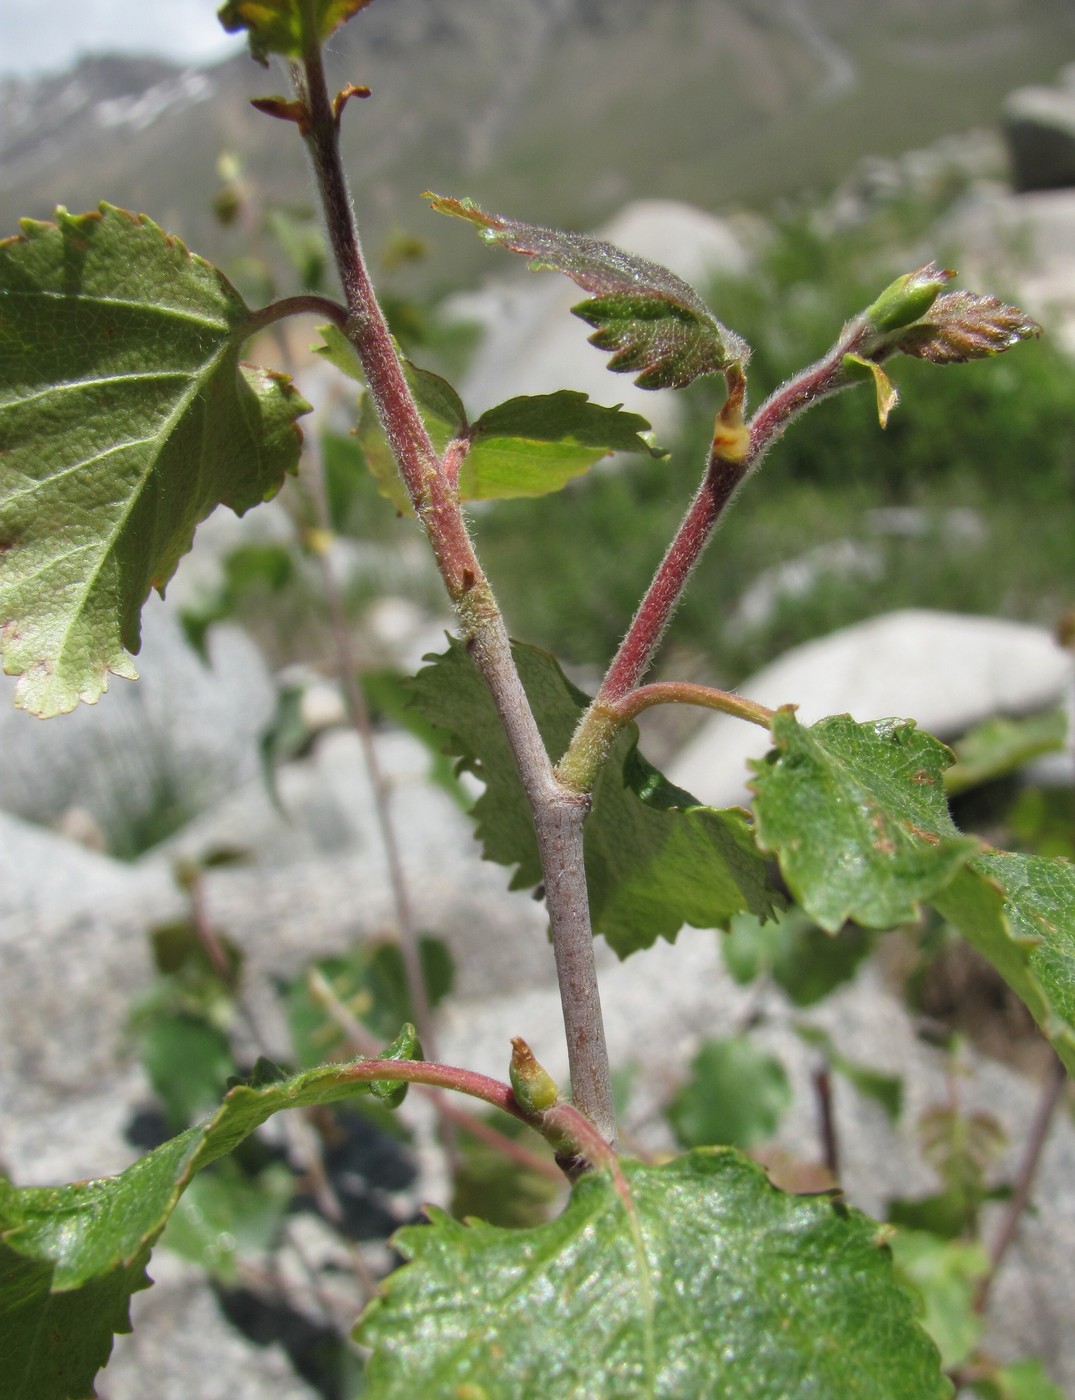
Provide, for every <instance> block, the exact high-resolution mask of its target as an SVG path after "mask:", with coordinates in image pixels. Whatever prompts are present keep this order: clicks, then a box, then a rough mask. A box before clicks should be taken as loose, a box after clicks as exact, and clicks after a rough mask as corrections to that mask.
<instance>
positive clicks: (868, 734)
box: [751, 710, 979, 933]
mask: <svg viewBox="0 0 1075 1400" xmlns="http://www.w3.org/2000/svg"><path fill="white" fill-rule="evenodd" d="M772 731H773V738H774V740H775V742H776V748H775V749H774V750H773V751H771V752H770V753H769V755H768V756H767V757H766V758H765V759H763V760H762V761H761V762H760V763H756V764H755V765H754V770H755V776H754V779H753V781H752V784H751V786H752V788H753V790H754V792H755V793H756V794H757V797H756V801H755V803H754V810H755V814H756V817H757V823H758V845H759V846H760V848H761V849H762V850H763V851H772V852H773V853H774V854H775V855H777V857H778V858H779V860H780V868H781V870H782V872H783V874H784V878H785V879H786V880H787V882H788V885H789V886H790V888H791V890H792V892H793V893H794V895H795V897H796V899H797V900H798V902H799V903H800V904H801V905H802V906H803V908H804V909H805V910H806V912H807V913H808V914H809V915H810V917H811V918H813V919H815V920H816V921H817V922H818V923H819V924H820V925H821V927H822V928H825V929H828V930H829V931H830V932H832V933H835V932H836V931H837V930H838V929H839V928H840V927H841V926H842V925H843V923H844V922H845V920H847V919H854V920H855V921H856V922H857V923H860V924H864V925H866V927H868V928H891V927H892V926H893V925H895V924H900V923H906V922H908V921H909V920H911V919H914V918H916V917H917V915H918V911H919V906H920V904H921V902H922V901H923V900H925V899H929V898H930V897H931V896H932V895H934V894H935V893H936V892H937V891H938V890H939V889H942V888H943V887H944V886H945V885H946V884H947V883H948V882H949V881H950V880H951V879H952V877H953V875H954V874H955V873H956V871H957V870H959V868H960V867H961V866H963V865H965V864H966V862H967V860H968V859H969V858H970V857H971V856H972V855H973V854H974V852H975V851H976V850H977V849H978V848H979V842H978V841H977V840H976V839H975V838H974V837H972V836H962V835H960V833H959V832H958V831H957V830H956V828H955V826H954V824H953V822H952V819H951V817H950V815H949V813H948V806H947V803H946V801H945V796H944V785H943V779H942V774H943V770H944V769H945V768H946V767H947V766H948V764H949V763H950V761H951V754H950V751H949V750H948V749H947V748H946V747H945V746H944V745H943V744H942V743H940V742H939V741H938V740H937V739H934V738H932V737H931V736H930V735H928V734H924V733H922V732H921V731H920V730H918V729H916V728H915V726H914V723H913V721H909V720H897V719H885V720H875V721H874V722H872V723H870V724H857V723H856V722H855V721H854V720H852V719H851V718H850V716H848V715H833V716H830V717H829V718H828V719H823V720H821V721H820V723H818V724H815V725H812V726H811V727H810V728H809V729H804V728H803V727H802V726H801V725H800V724H799V723H798V721H797V720H796V718H795V716H794V715H793V714H792V713H791V712H790V711H789V710H779V711H777V713H776V715H775V716H774V717H773V724H772Z"/></svg>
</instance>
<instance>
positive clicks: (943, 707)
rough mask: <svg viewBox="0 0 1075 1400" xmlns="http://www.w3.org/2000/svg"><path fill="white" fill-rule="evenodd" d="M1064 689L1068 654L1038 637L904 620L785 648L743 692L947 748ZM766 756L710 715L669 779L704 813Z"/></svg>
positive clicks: (1024, 628) (950, 618)
mask: <svg viewBox="0 0 1075 1400" xmlns="http://www.w3.org/2000/svg"><path fill="white" fill-rule="evenodd" d="M1073 683H1075V668H1073V660H1072V656H1071V654H1070V652H1067V651H1065V650H1064V649H1063V647H1061V646H1060V645H1059V644H1058V643H1057V642H1056V641H1055V640H1054V639H1053V637H1052V635H1051V634H1050V633H1049V632H1047V631H1046V630H1045V629H1044V628H1039V627H1031V626H1028V625H1026V624H1023V623H1017V622H1005V621H1002V620H1000V619H998V618H987V617H963V616H959V615H957V614H953V613H942V612H926V611H921V610H915V609H908V610H907V611H904V612H896V613H888V614H885V615H884V616H882V617H877V618H872V619H870V620H869V621H868V622H860V623H857V624H856V625H855V626H853V627H846V628H844V629H843V630H841V631H839V632H834V633H833V634H832V635H831V636H828V637H821V638H819V639H818V640H816V641H813V642H807V643H805V644H804V645H803V646H799V647H795V648H793V649H792V650H791V651H789V652H786V653H785V654H784V655H783V656H781V657H779V658H777V660H776V661H773V662H772V663H771V664H770V665H768V666H766V667H765V668H764V669H763V670H761V671H759V672H758V674H757V675H756V676H752V677H751V678H750V679H749V680H746V681H744V682H743V684H742V687H741V689H742V693H743V694H744V695H747V696H749V697H750V699H752V700H760V701H761V703H762V704H764V705H769V706H772V707H776V706H778V705H783V704H788V703H794V704H796V705H798V707H799V710H798V714H799V718H800V719H801V720H802V721H803V722H804V723H807V724H812V723H813V722H814V721H815V720H818V719H821V718H823V717H824V716H825V715H828V714H845V713H849V714H851V715H852V716H853V717H854V718H855V719H858V720H870V719H880V718H882V717H884V716H888V715H898V716H901V717H905V718H908V719H915V720H917V721H918V723H919V724H920V725H921V727H922V728H923V729H926V730H928V731H929V732H930V733H932V734H937V735H938V736H939V737H940V738H942V739H945V738H955V737H956V736H958V735H959V734H962V733H963V732H964V731H965V730H967V729H969V728H970V727H971V726H972V725H974V724H977V723H979V722H980V721H981V720H984V719H987V718H988V717H989V716H990V715H994V714H1010V715H1020V714H1029V713H1032V712H1033V711H1035V710H1043V709H1047V708H1048V707H1049V706H1051V705H1057V704H1060V703H1062V702H1063V701H1064V700H1065V699H1066V697H1067V696H1068V695H1069V694H1070V691H1071V687H1072V685H1073ZM769 747H770V742H769V736H768V733H767V732H766V731H765V730H763V729H760V728H758V727H757V726H755V725H749V724H744V723H743V722H742V721H741V720H736V719H733V718H731V717H730V716H727V715H715V716H714V717H713V718H712V719H708V720H706V722H705V724H704V725H703V726H702V728H701V730H700V731H699V732H698V734H697V735H696V736H695V737H694V738H693V739H692V740H691V741H690V742H689V743H688V744H687V745H686V746H685V747H684V748H683V750H682V751H681V752H680V754H679V756H678V758H677V759H676V760H675V761H674V762H673V763H671V764H669V765H666V772H667V776H668V777H669V778H670V779H671V780H672V782H674V783H678V784H679V785H680V786H682V787H684V788H686V789H687V790H688V791H689V792H691V793H693V794H694V796H695V797H697V798H699V800H700V801H702V802H707V803H710V804H711V805H713V806H717V807H724V806H729V805H731V804H734V803H739V802H745V801H747V799H748V796H749V794H748V792H747V787H746V784H747V781H748V779H749V772H748V769H747V766H746V765H747V762H748V760H750V759H758V758H761V757H762V756H763V754H765V752H766V751H767V749H768V748H769Z"/></svg>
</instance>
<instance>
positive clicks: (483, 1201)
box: [452, 1113, 562, 1230]
mask: <svg viewBox="0 0 1075 1400" xmlns="http://www.w3.org/2000/svg"><path fill="white" fill-rule="evenodd" d="M481 1121H483V1122H486V1123H487V1124H488V1125H489V1126H490V1127H491V1128H495V1130H496V1131H497V1133H499V1134H501V1135H502V1136H506V1137H509V1138H511V1139H513V1140H517V1139H518V1138H520V1137H521V1136H523V1135H524V1134H525V1136H526V1148H527V1151H528V1152H531V1153H534V1154H535V1155H547V1158H548V1160H549V1161H550V1162H552V1161H553V1154H552V1150H551V1149H550V1148H548V1146H547V1144H546V1143H545V1142H544V1141H543V1140H542V1139H540V1138H537V1137H535V1135H534V1134H533V1133H532V1132H530V1131H529V1130H528V1129H527V1128H526V1127H524V1125H523V1124H522V1123H519V1122H518V1121H517V1120H516V1119H514V1118H507V1117H505V1115H504V1114H502V1113H498V1114H497V1115H496V1116H495V1117H492V1116H490V1115H488V1114H483V1115H482V1117H481ZM456 1150H457V1154H458V1164H457V1166H456V1170H455V1175H454V1177H453V1179H452V1214H453V1215H454V1216H455V1217H456V1219H457V1220H465V1219H466V1218H467V1216H471V1215H476V1216H479V1217H480V1218H481V1219H482V1220H486V1221H488V1222H489V1223H490V1224H493V1225H503V1226H504V1227H505V1228H506V1229H511V1230H517V1229H520V1228H521V1227H523V1226H533V1225H540V1224H541V1223H542V1222H543V1221H545V1220H547V1219H548V1217H549V1209H550V1207H551V1205H552V1203H553V1202H554V1201H555V1200H556V1198H557V1197H558V1196H559V1195H560V1194H561V1189H562V1188H561V1186H560V1185H558V1184H557V1183H556V1181H554V1180H553V1179H552V1178H551V1177H550V1176H546V1175H545V1174H544V1173H542V1172H539V1171H537V1170H535V1169H534V1168H532V1167H529V1166H527V1165H525V1164H520V1163H519V1162H517V1161H515V1160H514V1159H513V1158H511V1157H509V1156H507V1155H506V1153H505V1152H504V1151H503V1150H502V1149H501V1148H500V1147H499V1146H497V1145H496V1143H491V1142H486V1141H485V1140H484V1138H479V1137H473V1136H472V1135H471V1134H470V1133H468V1132H460V1133H459V1135H458V1137H457V1139H456Z"/></svg>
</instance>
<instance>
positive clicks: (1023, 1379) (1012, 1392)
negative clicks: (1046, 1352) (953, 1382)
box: [972, 1357, 1067, 1400]
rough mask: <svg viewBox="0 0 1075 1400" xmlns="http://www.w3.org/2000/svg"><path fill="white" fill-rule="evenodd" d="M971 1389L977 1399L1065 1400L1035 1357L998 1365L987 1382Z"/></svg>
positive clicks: (977, 1382) (982, 1382) (981, 1382)
mask: <svg viewBox="0 0 1075 1400" xmlns="http://www.w3.org/2000/svg"><path fill="white" fill-rule="evenodd" d="M972 1390H973V1392H974V1394H975V1395H978V1396H980V1397H981V1400H1067V1397H1066V1396H1065V1395H1064V1392H1063V1391H1062V1390H1061V1389H1060V1387H1059V1386H1056V1385H1054V1384H1053V1383H1052V1381H1051V1380H1050V1379H1049V1377H1048V1376H1047V1375H1046V1374H1045V1367H1044V1366H1043V1365H1042V1364H1041V1362H1040V1361H1038V1360H1037V1358H1035V1357H1028V1358H1026V1359H1025V1360H1023V1361H1016V1362H1013V1363H1012V1365H1010V1366H998V1367H997V1369H996V1370H995V1371H994V1372H993V1374H992V1375H991V1376H990V1377H989V1378H988V1379H987V1380H984V1381H975V1382H974V1385H973V1386H972Z"/></svg>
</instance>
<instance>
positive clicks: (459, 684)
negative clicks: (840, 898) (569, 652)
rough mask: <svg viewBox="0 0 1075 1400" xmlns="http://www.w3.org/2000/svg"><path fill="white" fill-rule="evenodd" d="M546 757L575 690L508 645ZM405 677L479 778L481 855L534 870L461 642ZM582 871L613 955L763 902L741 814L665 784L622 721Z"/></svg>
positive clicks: (487, 710)
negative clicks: (481, 789)
mask: <svg viewBox="0 0 1075 1400" xmlns="http://www.w3.org/2000/svg"><path fill="white" fill-rule="evenodd" d="M513 653H514V656H515V661H516V664H517V666H518V667H519V672H520V675H521V677H522V681H523V685H524V686H525V688H526V693H527V695H528V697H529V699H530V703H531V705H532V706H533V709H534V713H535V716H536V718H537V721H538V725H539V727H540V729H541V732H542V736H543V737H544V739H545V744H546V747H547V748H548V751H549V754H550V757H552V758H554V759H557V758H559V757H560V755H561V754H562V753H563V752H564V750H565V749H566V748H567V745H568V742H569V741H570V738H571V735H572V733H573V732H574V729H575V726H576V724H577V723H578V720H579V717H580V715H581V714H582V711H583V709H584V708H585V706H586V704H587V703H588V702H587V699H586V696H584V695H583V694H582V692H581V691H579V690H577V689H576V688H575V687H574V686H573V685H571V683H570V681H568V680H567V678H566V676H565V675H564V674H563V672H562V671H561V670H560V667H559V666H558V665H557V663H556V661H555V659H554V658H553V657H552V656H550V655H549V654H548V653H547V652H544V651H541V650H540V649H539V648H537V647H532V646H527V645H525V644H522V643H516V644H515V646H514V648H513ZM432 660H433V664H432V665H430V666H427V667H426V668H425V669H424V670H422V671H420V672H419V674H418V675H417V677H416V678H415V679H414V681H413V682H411V690H412V694H413V696H414V703H415V704H416V705H417V707H418V708H419V709H420V710H421V712H422V713H423V715H424V716H425V717H426V719H428V720H429V721H430V722H431V723H432V724H434V725H436V726H437V727H438V728H440V729H443V730H445V731H447V732H448V734H450V736H451V738H450V739H449V740H448V744H449V747H450V752H452V753H454V754H456V755H458V756H459V757H460V759H461V762H462V766H463V767H466V768H468V769H470V770H471V771H473V772H474V773H476V774H477V776H478V777H480V778H481V780H482V782H483V783H484V784H485V792H484V793H483V794H482V796H481V797H479V799H478V801H477V802H476V803H475V805H474V808H473V812H472V815H473V817H474V820H475V823H476V826H477V831H476V834H477V837H478V839H479V841H481V843H482V853H483V855H484V856H485V858H486V859H487V860H493V861H496V862H498V863H499V864H501V865H507V866H516V867H517V869H516V872H515V875H514V877H513V879H512V887H513V888H515V889H525V888H527V887H529V886H532V885H537V884H538V883H539V882H540V880H541V868H540V864H539V861H538V854H537V846H536V843H535V841H534V832H533V827H532V825H531V822H530V817H529V814H528V811H527V807H526V802H525V799H524V797H523V795H522V791H521V789H520V787H519V782H518V778H517V777H516V774H515V767H514V764H513V762H512V758H511V753H510V751H509V749H508V746H507V742H506V740H505V738H504V734H503V730H502V728H501V726H500V724H499V723H498V721H497V718H496V712H495V710H494V708H493V704H492V701H491V700H490V698H489V693H488V691H487V690H486V688H485V685H484V684H483V682H482V680H481V677H480V676H479V675H478V673H477V671H476V670H475V668H474V666H473V665H472V664H471V661H470V658H469V657H468V656H467V654H466V650H465V648H464V647H463V645H462V643H461V642H456V641H453V642H452V643H451V644H450V647H449V650H448V651H447V652H446V653H445V654H444V655H443V656H440V657H436V658H432ZM585 843H586V845H585V854H586V877H587V884H588V886H589V893H590V910H591V916H592V919H593V927H594V931H595V933H602V934H604V936H605V938H606V939H607V940H608V942H609V944H610V945H611V946H612V947H613V948H614V949H615V951H616V952H617V953H618V954H619V955H620V957H626V956H627V955H628V953H632V952H634V951H636V950H637V949H639V948H647V947H649V946H650V945H651V944H653V943H654V942H655V941H656V940H657V939H658V938H666V939H668V940H669V941H671V940H672V939H674V938H675V936H676V934H677V933H678V932H679V930H680V928H681V927H682V926H683V925H684V924H685V923H686V924H691V925H693V926H694V927H696V928H720V927H726V926H727V923H728V921H729V919H730V918H731V917H732V915H733V914H736V913H738V912H740V911H741V910H744V909H749V910H751V911H752V912H753V913H755V914H758V915H760V916H765V915H767V914H769V913H771V912H772V901H773V896H772V891H771V890H770V889H769V885H768V879H767V873H766V868H765V863H764V861H763V860H762V859H761V857H760V856H759V855H758V852H757V850H756V848H755V845H754V838H753V833H752V831H751V827H750V823H749V821H748V819H747V814H746V813H745V812H743V811H742V810H741V809H739V808H731V809H729V810H727V811H716V810H715V809H713V808H711V807H703V806H701V805H699V804H698V803H697V802H696V801H695V799H694V798H693V797H691V796H690V794H689V793H686V792H683V791H682V790H681V789H679V788H675V787H673V786H672V785H671V784H670V783H669V782H668V781H667V780H666V779H665V778H664V777H663V776H662V775H661V774H660V773H658V772H657V770H656V769H655V768H653V767H652V766H651V765H650V764H649V763H647V762H646V760H645V759H644V758H643V757H642V756H641V754H640V753H639V752H638V730H637V728H636V726H635V725H633V724H631V725H628V726H627V727H626V728H625V729H624V731H623V733H622V734H621V735H620V737H619V738H618V739H617V741H616V743H615V745H614V746H613V748H612V751H611V754H610V756H609V760H608V762H607V763H606V765H605V767H604V768H603V769H602V771H601V774H600V777H599V778H598V781H597V784H596V786H595V788H594V794H593V807H592V809H591V812H590V816H589V818H588V820H587V823H586V835H585Z"/></svg>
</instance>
